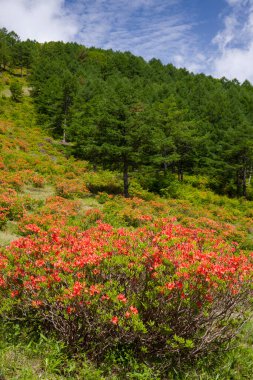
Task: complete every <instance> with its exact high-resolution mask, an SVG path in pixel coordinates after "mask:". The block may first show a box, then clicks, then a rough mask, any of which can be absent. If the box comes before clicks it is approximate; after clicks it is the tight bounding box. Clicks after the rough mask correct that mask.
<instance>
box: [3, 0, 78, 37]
mask: <svg viewBox="0 0 253 380" xmlns="http://www.w3.org/2000/svg"><path fill="white" fill-rule="evenodd" d="M0 26H1V27H6V28H7V29H8V30H14V31H15V32H16V33H17V34H18V35H19V36H20V37H21V38H22V39H27V38H30V39H36V40H37V41H39V42H44V41H51V40H63V41H69V40H70V39H73V38H74V36H75V34H76V33H77V32H78V24H77V22H76V16H75V15H73V14H70V13H69V11H68V10H67V8H66V7H64V0H0Z"/></svg>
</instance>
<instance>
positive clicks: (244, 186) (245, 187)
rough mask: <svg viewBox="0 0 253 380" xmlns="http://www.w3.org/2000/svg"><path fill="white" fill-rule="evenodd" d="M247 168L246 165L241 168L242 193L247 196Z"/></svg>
mask: <svg viewBox="0 0 253 380" xmlns="http://www.w3.org/2000/svg"><path fill="white" fill-rule="evenodd" d="M246 180H247V170H246V167H244V168H243V177H242V195H243V196H244V197H245V198H247V183H246Z"/></svg>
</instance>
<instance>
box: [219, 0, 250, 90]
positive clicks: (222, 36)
mask: <svg viewBox="0 0 253 380" xmlns="http://www.w3.org/2000/svg"><path fill="white" fill-rule="evenodd" d="M227 3H228V4H229V5H230V7H231V8H230V13H229V14H228V15H227V16H226V17H225V18H224V28H223V30H222V31H220V32H219V33H217V35H216V36H215V38H214V39H213V43H214V44H215V45H217V47H218V54H217V56H216V58H215V59H214V60H213V67H214V69H213V75H215V76H217V77H222V76H226V77H227V78H229V79H233V78H236V79H238V80H239V81H241V82H243V81H244V80H245V79H248V80H250V81H251V82H252V83H253V66H252V62H253V0H227Z"/></svg>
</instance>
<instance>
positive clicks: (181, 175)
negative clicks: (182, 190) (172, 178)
mask: <svg viewBox="0 0 253 380" xmlns="http://www.w3.org/2000/svg"><path fill="white" fill-rule="evenodd" d="M177 175H178V180H179V181H180V182H182V181H183V179H184V175H183V166H182V164H181V162H179V163H178V172H177Z"/></svg>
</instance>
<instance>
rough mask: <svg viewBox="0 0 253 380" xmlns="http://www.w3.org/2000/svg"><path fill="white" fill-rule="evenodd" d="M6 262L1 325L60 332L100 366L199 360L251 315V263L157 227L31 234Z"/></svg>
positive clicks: (214, 242) (165, 225) (179, 230)
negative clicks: (118, 358)
mask: <svg viewBox="0 0 253 380" xmlns="http://www.w3.org/2000/svg"><path fill="white" fill-rule="evenodd" d="M26 228H27V231H30V235H29V236H28V237H26V238H21V239H19V240H17V241H15V242H13V243H11V245H10V247H9V248H7V249H6V250H5V251H3V252H2V254H1V261H0V265H1V269H2V275H1V277H0V286H1V293H0V294H1V315H2V317H5V318H8V316H9V315H10V314H11V315H12V318H15V317H17V318H20V317H21V316H22V318H24V319H26V318H27V319H28V320H29V321H30V323H32V321H34V323H35V321H36V324H37V323H38V322H39V323H40V324H41V325H42V326H44V327H46V328H51V329H53V330H56V331H57V332H58V334H59V336H60V337H61V338H62V339H63V340H64V341H65V342H66V343H67V344H68V345H69V346H70V347H72V348H73V349H77V347H78V346H82V347H84V348H86V349H88V350H89V352H90V354H91V355H92V356H93V357H96V358H98V357H99V356H101V357H103V355H105V354H106V352H108V350H111V349H115V348H119V347H123V346H124V347H126V348H128V349H131V350H133V351H134V352H135V353H136V355H138V356H139V357H142V358H143V357H149V358H152V359H154V360H156V359H160V360H161V359H162V360H164V359H165V358H166V360H167V361H166V363H167V364H168V365H169V364H170V363H171V360H172V359H179V358H182V357H184V358H188V359H189V358H194V357H196V356H198V355H201V354H203V353H206V352H210V351H212V350H214V349H215V348H217V347H218V346H220V344H221V343H222V342H224V341H227V340H229V339H230V338H231V337H232V336H233V335H234V334H235V333H236V331H237V329H238V328H239V327H240V325H241V324H242V323H243V321H244V319H245V318H246V314H247V311H248V310H250V296H251V295H252V277H253V255H252V254H251V255H248V256H247V255H245V254H243V252H237V244H236V243H233V244H231V245H229V244H227V243H226V242H225V241H224V240H222V239H221V238H215V236H214V232H213V231H212V230H208V229H200V228H199V229H191V228H186V227H183V226H181V225H175V224H171V223H169V222H168V221H167V220H166V219H162V220H157V221H156V222H155V223H153V224H151V225H150V226H149V227H142V228H138V229H136V230H135V231H130V230H127V229H123V228H119V229H114V228H113V227H112V226H110V225H108V224H104V223H102V222H100V221H98V222H97V226H96V227H92V228H90V229H89V230H87V231H85V232H82V233H80V232H77V229H76V228H72V229H70V230H68V231H67V232H66V231H65V232H64V230H60V229H59V228H54V229H51V230H49V231H48V232H47V233H46V232H43V231H42V230H41V229H40V228H39V227H38V226H36V225H34V224H30V225H28V226H26Z"/></svg>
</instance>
